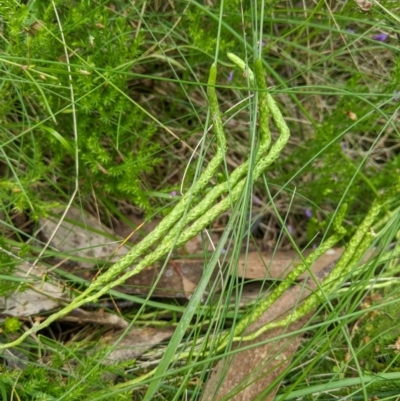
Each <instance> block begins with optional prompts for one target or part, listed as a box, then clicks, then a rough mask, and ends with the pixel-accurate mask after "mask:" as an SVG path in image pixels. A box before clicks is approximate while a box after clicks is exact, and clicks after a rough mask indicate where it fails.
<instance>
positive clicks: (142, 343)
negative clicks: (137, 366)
mask: <svg viewBox="0 0 400 401" xmlns="http://www.w3.org/2000/svg"><path fill="white" fill-rule="evenodd" d="M173 333H174V329H173V328H172V327H166V328H153V327H146V328H136V327H132V328H131V329H130V330H129V331H128V333H127V334H126V335H124V338H123V339H122V340H121V341H120V342H118V345H117V346H116V347H115V349H114V350H113V351H112V352H111V353H110V354H109V355H108V357H107V358H106V360H105V361H104V363H105V364H106V365H111V364H114V363H117V362H122V361H127V360H130V359H136V358H138V357H140V356H141V355H142V354H143V353H144V352H146V351H147V350H148V349H150V348H152V347H154V346H155V345H157V344H159V343H160V342H161V341H164V340H166V339H168V338H170V337H171V336H172V334H173ZM122 334H123V331H118V332H113V333H111V334H108V335H105V336H104V337H103V338H102V339H101V340H100V342H101V343H102V345H103V346H104V345H113V344H114V343H116V342H117V341H118V340H119V338H120V337H121V335H122Z"/></svg>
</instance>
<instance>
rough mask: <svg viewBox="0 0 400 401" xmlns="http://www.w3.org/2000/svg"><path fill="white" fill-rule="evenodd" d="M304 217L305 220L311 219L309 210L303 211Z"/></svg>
mask: <svg viewBox="0 0 400 401" xmlns="http://www.w3.org/2000/svg"><path fill="white" fill-rule="evenodd" d="M304 215H305V216H306V217H307V219H311V217H312V211H311V209H308V208H307V209H306V210H305V211H304Z"/></svg>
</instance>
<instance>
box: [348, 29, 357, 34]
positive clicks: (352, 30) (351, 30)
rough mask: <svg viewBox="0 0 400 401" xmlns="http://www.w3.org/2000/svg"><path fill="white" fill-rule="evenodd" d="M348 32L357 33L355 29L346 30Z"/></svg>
mask: <svg viewBox="0 0 400 401" xmlns="http://www.w3.org/2000/svg"><path fill="white" fill-rule="evenodd" d="M346 31H347V33H352V34H355V33H356V31H355V30H354V29H351V28H349V29H346Z"/></svg>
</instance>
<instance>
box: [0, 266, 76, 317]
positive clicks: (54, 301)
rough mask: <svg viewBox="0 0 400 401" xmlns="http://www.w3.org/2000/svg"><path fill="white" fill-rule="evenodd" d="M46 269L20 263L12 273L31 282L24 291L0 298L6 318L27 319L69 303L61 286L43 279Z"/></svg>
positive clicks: (67, 295)
mask: <svg viewBox="0 0 400 401" xmlns="http://www.w3.org/2000/svg"><path fill="white" fill-rule="evenodd" d="M45 274H46V268H44V267H42V266H40V265H36V266H35V267H33V266H31V265H30V264H28V263H22V264H21V265H20V266H18V268H17V271H16V272H15V273H14V275H15V276H18V277H26V278H27V281H28V282H32V284H30V287H28V288H27V289H25V291H23V292H21V291H16V292H14V293H12V294H10V295H9V296H7V297H0V310H1V313H3V314H5V315H8V316H16V317H27V316H32V315H36V314H38V313H42V312H48V311H50V310H53V309H56V308H58V307H59V306H60V304H62V303H65V302H68V301H69V293H68V292H67V291H65V288H64V287H63V286H61V284H59V283H57V282H56V281H54V280H51V278H49V277H46V280H43V277H44V276H45Z"/></svg>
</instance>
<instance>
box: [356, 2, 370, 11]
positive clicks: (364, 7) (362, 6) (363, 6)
mask: <svg viewBox="0 0 400 401" xmlns="http://www.w3.org/2000/svg"><path fill="white" fill-rule="evenodd" d="M354 1H355V2H356V4H357V6H358V7H359V9H360V10H361V11H369V10H370V9H371V7H372V5H373V4H372V3H371V2H370V1H368V0H354Z"/></svg>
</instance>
